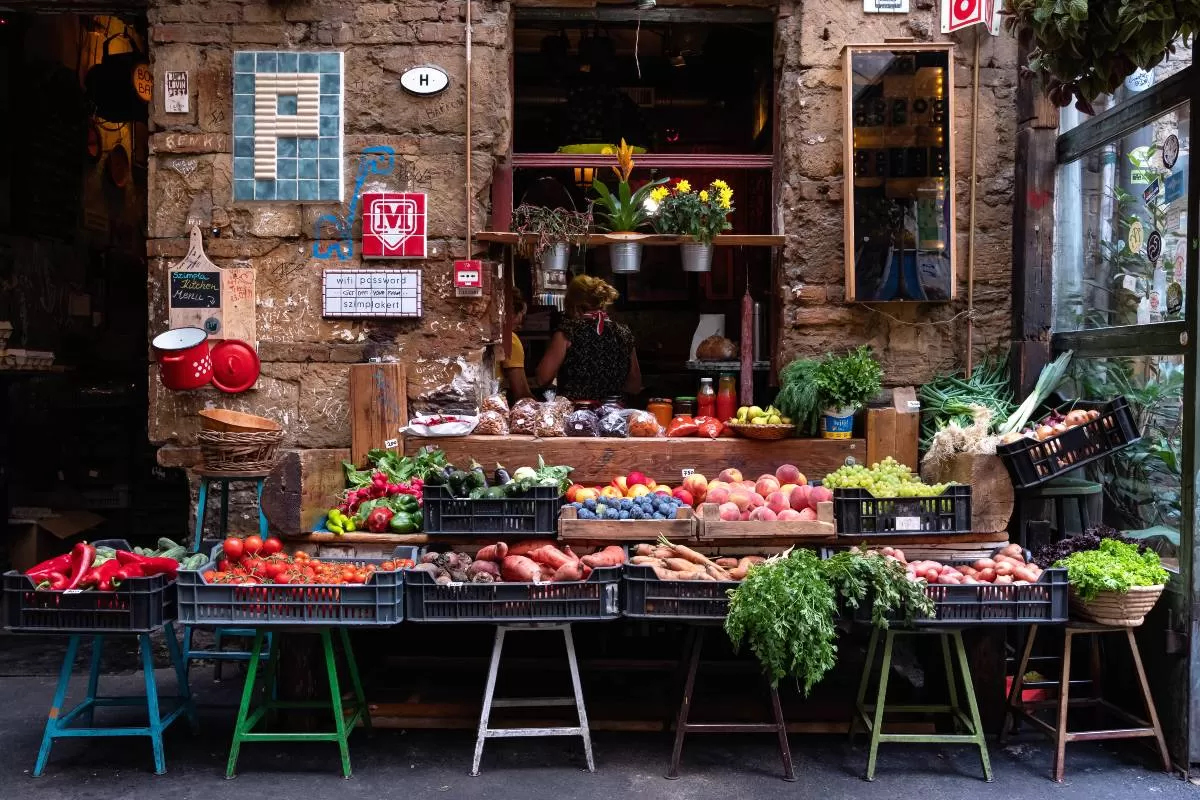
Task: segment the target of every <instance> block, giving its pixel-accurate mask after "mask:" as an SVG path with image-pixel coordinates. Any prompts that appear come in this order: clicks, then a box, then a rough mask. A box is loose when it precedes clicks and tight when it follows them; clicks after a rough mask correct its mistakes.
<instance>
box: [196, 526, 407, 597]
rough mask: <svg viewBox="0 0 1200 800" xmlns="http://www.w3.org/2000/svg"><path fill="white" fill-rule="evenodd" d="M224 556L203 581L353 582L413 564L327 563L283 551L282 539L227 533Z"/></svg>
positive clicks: (399, 561) (403, 560)
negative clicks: (244, 536) (229, 534)
mask: <svg viewBox="0 0 1200 800" xmlns="http://www.w3.org/2000/svg"><path fill="white" fill-rule="evenodd" d="M222 551H223V555H224V558H220V559H218V560H217V565H216V566H217V568H216V569H210V570H206V571H205V573H204V580H205V582H207V583H217V584H236V585H239V586H254V585H258V584H321V585H338V584H346V585H356V584H364V583H366V582H367V581H368V580H370V578H371V575H373V574H374V573H375V572H393V571H395V570H398V569H406V568H408V567H411V566H413V561H412V559H408V558H395V559H389V560H388V561H384V562H383V563H382V564H379V565H375V564H354V563H347V562H344V561H338V562H331V561H322V560H321V559H319V558H313V557H312V556H310V555H309V554H308V553H305V552H303V551H300V552H297V553H295V554H294V555H290V556H289V555H287V554H286V553H284V552H283V542H281V541H280V540H279V539H276V538H275V537H271V538H269V539H265V540H264V539H262V538H261V537H259V536H247V537H246V538H245V539H239V538H238V537H236V536H230V537H229V538H227V539H226V540H225V542H224V543H223V544H222Z"/></svg>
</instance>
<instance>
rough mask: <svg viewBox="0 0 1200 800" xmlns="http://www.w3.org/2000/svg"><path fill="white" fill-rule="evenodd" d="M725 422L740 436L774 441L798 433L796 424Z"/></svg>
mask: <svg viewBox="0 0 1200 800" xmlns="http://www.w3.org/2000/svg"><path fill="white" fill-rule="evenodd" d="M725 424H726V427H729V428H732V429H733V432H734V433H736V434H737V435H738V436H744V437H746V438H747V439H762V440H765V441H774V440H775V439H787V438H790V437H792V436H795V435H796V426H795V425H742V424H740V423H736V422H735V423H732V424H730V423H725Z"/></svg>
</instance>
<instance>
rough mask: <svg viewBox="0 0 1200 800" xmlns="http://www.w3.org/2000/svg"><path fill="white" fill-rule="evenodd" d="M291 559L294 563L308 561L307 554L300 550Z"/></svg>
mask: <svg viewBox="0 0 1200 800" xmlns="http://www.w3.org/2000/svg"><path fill="white" fill-rule="evenodd" d="M292 559H293V560H295V561H308V553H306V552H304V551H303V550H301V551H300V552H298V553H296V555H294V556H292Z"/></svg>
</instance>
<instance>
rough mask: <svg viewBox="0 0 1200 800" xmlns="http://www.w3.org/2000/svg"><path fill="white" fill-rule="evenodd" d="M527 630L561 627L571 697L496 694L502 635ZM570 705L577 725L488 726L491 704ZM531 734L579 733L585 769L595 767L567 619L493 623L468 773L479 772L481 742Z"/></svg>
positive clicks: (474, 773)
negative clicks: (483, 687) (489, 653)
mask: <svg viewBox="0 0 1200 800" xmlns="http://www.w3.org/2000/svg"><path fill="white" fill-rule="evenodd" d="M530 630H534V631H562V634H563V639H564V641H565V643H566V646H567V664H568V665H569V667H570V670H571V688H572V690H573V692H574V697H503V698H496V697H495V693H496V677H497V675H498V674H499V672H500V658H501V656H502V655H503V654H504V637H505V635H506V634H508V633H511V632H513V631H530ZM571 705H574V706H575V710H576V712H577V713H578V714H579V725H577V726H571V727H561V728H492V727H489V726H488V722H489V720H490V719H491V715H492V709H493V708H548V707H551V706H571ZM530 736H579V737H581V738H582V739H583V753H584V757H585V758H586V759H587V768H588V772H595V771H596V762H595V760H594V759H593V758H592V732H591V729H590V728H589V727H588V717H587V709H586V708H585V707H584V704H583V688H582V687H581V685H580V683H579V662H578V661H577V660H576V658H575V639H574V638H572V636H571V625H570V623H525V624H521V625H497V626H496V640H495V643H494V644H493V645H492V659H491V662H490V663H489V665H488V677H487V688H486V689H484V692H483V711H482V712H480V715H479V732H478V735H477V736H476V737H475V757H474V759H473V760H472V761H471V774H472V775H478V774H479V762H480V761H482V760H483V745H484V743H485V742H486V741H487V740H488V739H495V738H505V739H511V738H517V737H530Z"/></svg>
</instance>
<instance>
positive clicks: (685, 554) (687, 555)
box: [658, 536, 713, 567]
mask: <svg viewBox="0 0 1200 800" xmlns="http://www.w3.org/2000/svg"><path fill="white" fill-rule="evenodd" d="M658 543H659V544H660V545H662V546H663V547H670V548H671V549H673V550H674V551H675V555H676V556H677V557H678V558H682V559H685V560H687V561H690V562H692V563H693V564H699V565H700V566H702V567H704V566H708V565H709V564H711V563H713V562H712V560H711V559H709V557H708V556H705V555H701V554H700V553H697V552H696V551H695V550H693V549H692V548H690V547H684V546H683V545H681V544H672V543H671V542H670V541H669V540H668V539H667V537H665V536H659V537H658Z"/></svg>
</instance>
